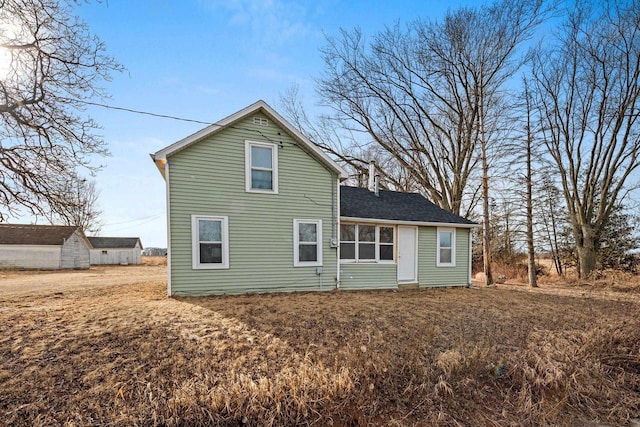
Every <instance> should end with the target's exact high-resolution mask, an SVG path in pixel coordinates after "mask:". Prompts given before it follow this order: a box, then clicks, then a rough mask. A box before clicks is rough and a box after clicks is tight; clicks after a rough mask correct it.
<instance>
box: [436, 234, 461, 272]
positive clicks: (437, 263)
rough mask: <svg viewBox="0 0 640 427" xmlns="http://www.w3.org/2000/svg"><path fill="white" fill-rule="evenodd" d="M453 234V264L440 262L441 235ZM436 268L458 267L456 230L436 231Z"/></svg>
mask: <svg viewBox="0 0 640 427" xmlns="http://www.w3.org/2000/svg"><path fill="white" fill-rule="evenodd" d="M441 232H451V262H440V233H441ZM436 233H437V234H436V267H455V266H456V229H455V228H451V227H438V229H437V230H436Z"/></svg>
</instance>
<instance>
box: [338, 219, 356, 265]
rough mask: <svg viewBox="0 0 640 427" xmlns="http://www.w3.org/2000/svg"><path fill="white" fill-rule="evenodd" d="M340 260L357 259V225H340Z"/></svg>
mask: <svg viewBox="0 0 640 427" xmlns="http://www.w3.org/2000/svg"><path fill="white" fill-rule="evenodd" d="M340 259H347V260H355V259H356V225H355V224H340Z"/></svg>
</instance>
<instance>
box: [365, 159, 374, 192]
mask: <svg viewBox="0 0 640 427" xmlns="http://www.w3.org/2000/svg"><path fill="white" fill-rule="evenodd" d="M375 174H376V162H374V161H373V160H371V161H370V162H369V177H368V178H369V180H368V184H367V188H368V189H369V191H372V192H373V191H375V189H376V184H375Z"/></svg>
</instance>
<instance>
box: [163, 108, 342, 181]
mask: <svg viewBox="0 0 640 427" xmlns="http://www.w3.org/2000/svg"><path fill="white" fill-rule="evenodd" d="M257 111H262V112H263V113H265V114H266V115H267V116H268V117H270V118H271V119H272V120H273V121H275V122H277V123H278V125H280V126H281V127H283V128H284V129H285V130H287V131H288V132H289V133H291V135H292V136H293V137H294V138H295V139H296V140H298V141H299V142H301V143H302V144H304V145H305V146H307V147H308V148H309V149H310V150H311V151H312V152H313V153H314V154H315V155H316V157H317V158H318V159H319V160H321V161H322V162H323V163H325V164H326V165H327V166H329V167H330V168H331V169H333V170H334V171H335V172H337V173H338V176H339V177H340V179H341V180H344V179H347V178H348V176H349V174H348V173H347V171H346V170H345V169H344V168H342V166H340V165H339V164H337V163H336V162H335V161H333V160H332V159H331V158H330V157H329V156H328V155H327V154H326V153H325V152H324V151H322V150H321V149H320V148H319V147H318V146H317V145H316V144H314V143H313V142H312V141H311V140H310V139H308V138H307V137H306V136H304V135H303V134H302V133H301V132H300V131H298V130H297V129H296V128H295V127H293V126H292V125H291V124H290V123H289V122H288V121H287V120H285V119H284V117H282V116H281V115H280V114H278V113H277V112H276V111H275V110H274V109H273V108H271V107H270V106H269V105H268V104H267V103H266V102H264V101H262V100H260V101H257V102H255V103H253V104H251V105H249V106H248V107H245V108H243V109H242V110H240V111H238V112H236V113H234V114H232V115H230V116H228V117H226V118H224V119H222V120H220V121H218V122H217V123H215V124H212V125H210V126H207V127H206V128H204V129H201V130H199V131H198V132H195V133H193V134H191V135H189V136H187V137H186V138H183V139H181V140H180V141H177V142H175V143H173V144H171V145H169V146H167V147H165V148H163V149H161V150H159V151H157V152H156V153H154V154H151V158H152V159H153V161H154V162H155V163H156V167H157V168H158V169H159V170H160V173H161V174H162V176H163V177H164V164H165V163H166V161H167V157H168V156H170V155H172V154H175V153H177V152H178V151H181V150H183V149H185V148H187V147H189V146H190V145H192V144H195V143H197V142H199V141H201V140H203V139H205V138H207V137H209V136H211V135H213V134H215V133H217V132H219V131H221V130H222V129H225V128H227V127H228V126H230V125H232V124H234V123H236V122H237V121H239V120H241V119H243V118H245V117H247V116H248V115H250V114H253V113H255V112H257ZM161 166H162V167H161Z"/></svg>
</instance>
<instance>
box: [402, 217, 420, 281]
mask: <svg viewBox="0 0 640 427" xmlns="http://www.w3.org/2000/svg"><path fill="white" fill-rule="evenodd" d="M417 242H418V227H403V226H398V282H400V283H412V282H414V283H415V282H417V279H418V277H417V276H418V275H417V266H418V263H417V261H418V245H417Z"/></svg>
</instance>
